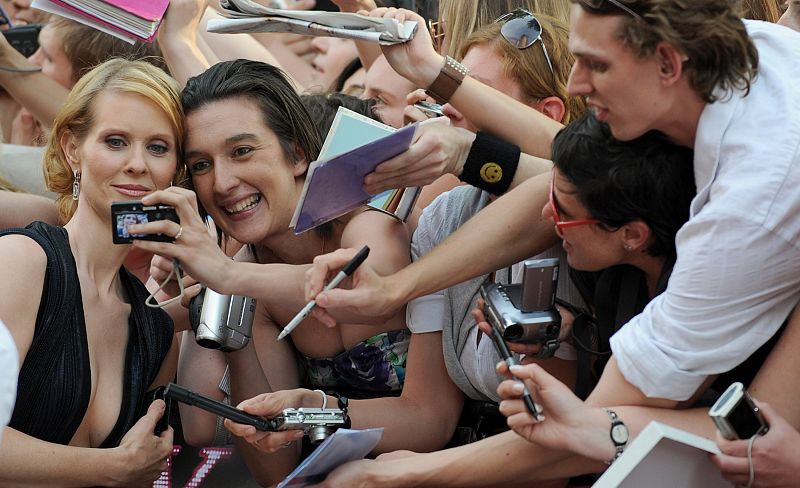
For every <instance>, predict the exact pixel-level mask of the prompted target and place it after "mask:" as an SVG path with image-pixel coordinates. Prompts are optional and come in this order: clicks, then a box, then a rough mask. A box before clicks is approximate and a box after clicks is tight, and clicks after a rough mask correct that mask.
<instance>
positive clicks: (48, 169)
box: [44, 59, 186, 223]
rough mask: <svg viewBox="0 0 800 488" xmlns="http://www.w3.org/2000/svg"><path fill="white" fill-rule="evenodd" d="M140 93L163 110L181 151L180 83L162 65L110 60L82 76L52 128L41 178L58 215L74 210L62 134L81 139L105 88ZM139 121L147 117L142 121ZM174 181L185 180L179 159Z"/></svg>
mask: <svg viewBox="0 0 800 488" xmlns="http://www.w3.org/2000/svg"><path fill="white" fill-rule="evenodd" d="M105 91H111V92H116V93H128V94H135V95H141V96H143V97H145V98H147V99H148V100H150V101H151V102H153V103H154V104H155V105H156V106H158V107H160V108H161V109H162V110H163V111H164V113H165V114H166V115H167V118H168V119H169V121H170V123H171V124H172V130H173V132H174V134H175V147H176V153H177V154H178V155H179V156H178V157H179V158H180V155H181V154H183V138H184V130H185V129H184V117H183V109H182V108H181V99H180V87H179V86H178V83H177V82H176V81H175V80H174V79H172V78H171V77H170V76H169V75H167V74H166V73H165V72H164V71H163V70H162V69H160V68H157V67H155V66H153V65H152V64H150V63H147V62H144V61H128V60H124V59H111V60H109V61H106V62H105V63H103V64H101V65H99V66H97V67H96V68H94V69H93V70H91V71H89V72H88V73H87V74H86V75H85V76H83V77H82V78H81V79H80V80H79V81H78V83H77V84H76V85H75V86H74V87H73V88H72V91H70V93H69V96H68V97H67V101H66V103H65V104H64V106H63V107H61V111H60V112H59V113H58V115H57V116H56V119H55V122H54V123H53V130H52V132H51V134H50V139H49V141H48V143H47V148H46V150H45V155H44V178H45V183H46V184H47V188H48V189H49V190H50V191H52V192H55V193H57V194H58V195H59V196H58V199H57V201H56V204H57V206H58V214H59V218H60V219H61V222H62V223H64V222H67V221H68V220H69V219H70V218H71V217H72V215H73V214H74V213H75V209H76V207H77V202H75V201H73V200H72V184H73V181H74V177H73V174H72V169H71V168H70V166H69V163H68V161H67V157H66V155H65V154H64V151H63V150H62V148H61V139H62V137H63V136H64V134H66V133H67V132H71V133H72V134H73V136H74V137H75V138H76V139H77V141H78V142H82V141H83V140H84V138H85V137H86V134H88V133H89V131H90V130H91V128H92V124H93V123H94V120H93V116H94V111H93V103H94V101H95V100H96V99H97V97H98V96H99V95H100V94H101V93H103V92H105ZM142 123H143V124H146V123H147V121H146V120H143V121H142ZM176 171H177V174H176V175H175V180H174V182H175V184H176V185H177V184H180V183H182V182H183V181H184V180H185V179H186V172H185V167H184V165H183V164H181V162H180V160H179V161H178V165H177V167H176Z"/></svg>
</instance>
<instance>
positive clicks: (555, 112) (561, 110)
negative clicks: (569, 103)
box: [531, 97, 567, 122]
mask: <svg viewBox="0 0 800 488" xmlns="http://www.w3.org/2000/svg"><path fill="white" fill-rule="evenodd" d="M531 107H532V108H535V109H536V110H538V111H539V112H542V113H543V114H545V115H546V116H548V117H550V118H551V119H553V120H555V121H556V122H561V121H562V120H564V115H565V114H566V113H567V107H566V106H565V105H564V101H563V100H561V99H560V98H558V97H546V98H542V99H541V100H539V101H537V102H536V103H535V104H533V105H531Z"/></svg>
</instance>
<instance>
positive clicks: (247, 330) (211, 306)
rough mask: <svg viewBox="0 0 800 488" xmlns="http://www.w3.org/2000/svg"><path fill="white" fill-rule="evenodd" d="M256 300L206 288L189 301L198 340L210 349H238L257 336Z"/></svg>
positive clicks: (192, 322)
mask: <svg viewBox="0 0 800 488" xmlns="http://www.w3.org/2000/svg"><path fill="white" fill-rule="evenodd" d="M255 311H256V300H255V299H254V298H250V297H245V296H241V295H222V294H220V293H217V292H215V291H214V290H212V289H210V288H207V287H203V289H202V291H200V293H199V294H198V295H197V296H195V297H194V298H192V300H191V301H190V302H189V323H190V324H191V326H192V330H194V338H195V340H196V341H197V343H198V344H199V345H201V346H203V347H206V348H208V349H219V350H221V351H226V352H227V351H238V350H239V349H241V348H243V347H244V346H246V345H247V343H249V342H250V337H251V336H252V335H253V316H254V315H255Z"/></svg>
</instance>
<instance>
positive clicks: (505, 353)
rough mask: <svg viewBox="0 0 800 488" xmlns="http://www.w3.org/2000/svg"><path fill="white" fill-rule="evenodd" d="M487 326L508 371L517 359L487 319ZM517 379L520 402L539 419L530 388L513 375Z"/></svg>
mask: <svg viewBox="0 0 800 488" xmlns="http://www.w3.org/2000/svg"><path fill="white" fill-rule="evenodd" d="M489 322H490V323H489V326H490V327H491V330H492V333H491V336H492V342H494V347H495V349H497V352H498V353H499V354H500V356H501V357H502V358H503V360H504V361H505V362H506V364H507V365H508V368H509V371H510V369H511V366H517V365H518V363H517V360H516V359H514V356H513V355H512V354H511V351H510V350H509V349H508V345H507V344H506V340H505V339H503V334H502V333H501V332H500V331H499V330H498V329H497V328H496V327H495V326H494V325H493V324H491V321H489ZM514 379H516V380H517V381H519V382H521V383H522V388H523V390H522V402H523V403H525V407H526V408H527V409H528V412H530V413H531V415H533V418H535V419H537V420H539V412H538V411H537V410H536V405H535V404H534V403H533V397H532V396H531V392H530V390H528V386H527V385H526V384H525V382H524V381H522V380H521V379H519V378H516V377H514Z"/></svg>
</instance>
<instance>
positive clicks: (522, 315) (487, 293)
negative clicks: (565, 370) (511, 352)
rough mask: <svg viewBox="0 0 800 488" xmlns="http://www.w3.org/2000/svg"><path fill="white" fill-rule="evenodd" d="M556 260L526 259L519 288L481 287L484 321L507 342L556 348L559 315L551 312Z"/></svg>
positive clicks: (556, 276) (554, 311)
mask: <svg viewBox="0 0 800 488" xmlns="http://www.w3.org/2000/svg"><path fill="white" fill-rule="evenodd" d="M557 283H558V258H549V259H530V260H528V261H525V263H524V274H523V277H522V284H516V285H501V284H498V283H485V284H484V285H483V286H481V297H483V300H484V302H485V303H486V308H485V311H486V319H487V320H488V321H489V323H490V324H491V325H492V326H493V327H495V329H497V330H500V331H501V332H502V334H503V338H504V339H505V340H507V341H509V342H519V343H525V344H543V345H545V346H546V347H545V348H544V349H545V350H546V349H551V351H550V354H552V352H554V351H555V349H556V348H557V347H558V334H559V332H560V330H561V315H560V314H559V313H558V310H556V308H555V297H556V288H557Z"/></svg>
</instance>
